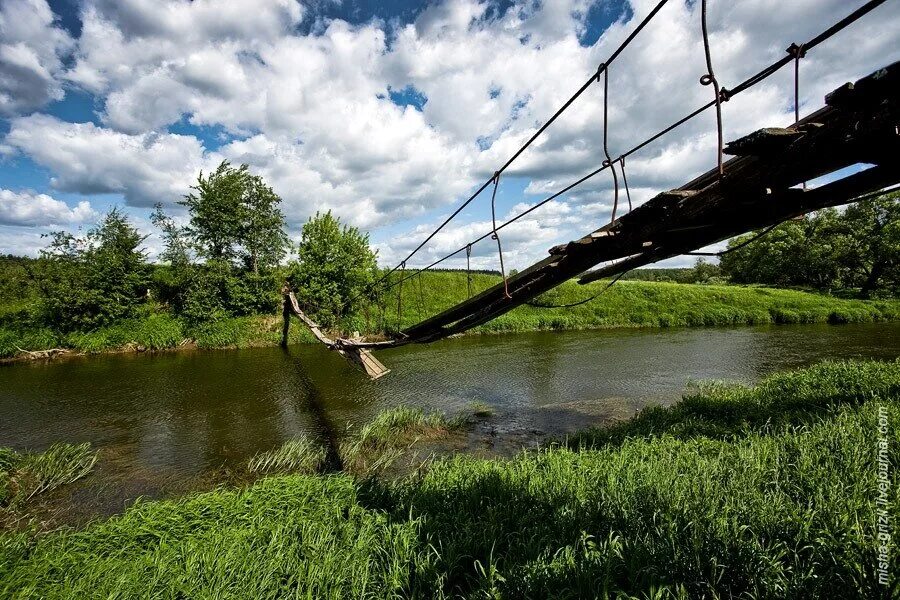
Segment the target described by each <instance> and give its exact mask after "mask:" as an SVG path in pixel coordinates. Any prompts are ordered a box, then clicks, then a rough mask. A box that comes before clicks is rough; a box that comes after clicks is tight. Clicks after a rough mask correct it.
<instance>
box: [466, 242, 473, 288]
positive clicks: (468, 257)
mask: <svg viewBox="0 0 900 600" xmlns="http://www.w3.org/2000/svg"><path fill="white" fill-rule="evenodd" d="M471 259H472V244H466V287H467V288H468V290H469V298H471V297H472V263H471Z"/></svg>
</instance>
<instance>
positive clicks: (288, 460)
mask: <svg viewBox="0 0 900 600" xmlns="http://www.w3.org/2000/svg"><path fill="white" fill-rule="evenodd" d="M324 462H325V448H323V447H322V446H321V445H319V444H316V443H315V442H313V441H312V440H310V439H308V438H298V439H293V440H288V441H287V442H285V443H284V444H282V445H281V446H280V447H278V448H276V449H275V450H270V451H268V452H261V453H260V454H257V455H256V456H254V457H253V458H252V459H250V462H249V463H248V464H247V470H248V471H250V472H251V473H254V474H260V475H261V474H273V473H315V472H317V471H318V470H319V469H320V468H321V467H322V464H323V463H324Z"/></svg>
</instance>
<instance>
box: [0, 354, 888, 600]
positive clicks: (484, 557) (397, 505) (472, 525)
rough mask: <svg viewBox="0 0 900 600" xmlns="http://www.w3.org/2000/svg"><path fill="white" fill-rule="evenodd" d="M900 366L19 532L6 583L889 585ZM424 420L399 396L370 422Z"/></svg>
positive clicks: (516, 587)
mask: <svg viewBox="0 0 900 600" xmlns="http://www.w3.org/2000/svg"><path fill="white" fill-rule="evenodd" d="M898 382H900V363H871V362H865V363H832V364H825V365H820V366H817V367H814V368H812V369H808V370H805V371H799V372H795V373H789V374H782V375H777V376H774V377H771V378H769V379H767V380H765V381H763V382H762V383H761V384H760V385H758V386H756V387H752V388H745V387H739V386H723V385H715V386H709V387H705V388H703V389H701V390H700V391H697V392H692V394H691V395H690V396H688V397H687V398H685V400H684V401H683V402H682V403H680V404H676V405H675V406H673V407H671V408H667V409H653V410H652V411H647V412H645V413H642V414H641V415H640V416H639V417H638V418H636V419H635V420H633V421H631V422H629V423H626V424H622V425H618V426H615V427H613V428H611V429H609V430H606V431H605V432H604V431H603V430H595V431H593V432H591V433H590V435H587V434H586V436H585V437H583V438H582V439H580V440H579V444H580V445H574V446H573V447H564V446H557V447H553V448H548V449H545V450H542V451H538V452H529V453H524V454H522V455H520V456H519V457H517V458H515V459H512V460H506V461H501V460H480V459H475V458H472V457H465V456H460V457H456V458H453V459H451V460H447V461H442V462H437V463H435V464H433V465H432V466H431V467H430V469H428V470H427V471H425V472H424V473H421V474H419V475H415V476H409V477H404V478H401V479H399V480H383V479H372V478H365V479H362V480H360V479H354V478H353V477H350V476H347V475H328V476H303V475H291V476H280V477H272V478H268V479H264V480H262V481H261V482H258V483H256V484H254V485H252V486H250V487H248V488H246V489H242V490H228V489H220V490H217V491H215V492H210V493H205V494H197V495H193V496H190V497H188V498H185V499H181V500H177V501H166V502H152V503H141V504H138V505H137V506H135V507H132V508H130V509H128V510H127V511H126V512H125V514H124V515H122V516H119V517H114V518H111V519H109V520H107V521H103V522H97V523H94V524H92V525H89V526H88V527H86V528H85V529H84V530H82V531H63V532H58V533H51V534H48V535H45V536H42V537H37V538H33V537H27V536H21V535H20V536H12V535H7V536H3V537H0V553H2V555H0V596H4V597H6V596H9V597H12V598H38V597H47V598H57V597H59V598H62V597H147V598H170V597H192V598H211V597H219V598H248V597H253V598H281V597H304V598H319V597H326V598H327V597H333V598H341V597H344V598H349V597H353V598H367V597H368V598H395V597H417V598H446V597H466V598H549V597H553V598H582V597H600V598H681V597H691V598H701V597H705V598H738V597H740V598H792V599H795V598H796V599H807V598H808V599H817V598H835V599H840V598H879V597H889V596H890V594H889V593H888V591H887V590H885V589H883V588H880V587H879V586H878V584H877V582H876V581H875V579H874V575H875V571H874V569H875V553H874V548H875V545H874V541H873V534H874V528H875V514H874V509H875V503H874V498H875V489H876V486H875V484H876V465H875V450H876V449H875V443H874V442H875V439H876V435H877V433H876V431H877V417H878V410H879V408H880V407H883V408H884V409H885V410H887V412H888V415H889V419H890V422H891V424H892V427H891V430H890V431H891V433H890V436H891V437H890V460H891V461H892V464H894V465H896V464H898V462H897V461H898V460H900V453H898V448H900V429H898V428H897V427H896V426H895V425H896V423H898V419H900V389H898ZM648 415H649V416H648ZM421 422H422V419H421V418H420V417H419V416H412V415H410V414H407V413H400V412H395V413H394V414H393V415H391V416H388V417H384V418H382V419H381V420H380V421H379V423H380V424H378V425H373V426H372V431H377V430H381V429H388V430H394V429H396V428H397V427H400V428H401V429H402V428H403V427H405V426H406V425H411V426H412V427H419V426H420V425H419V424H420V423H421ZM717 425H718V426H717ZM377 437H378V436H376V438H377ZM0 460H2V455H0ZM894 479H895V481H894V487H893V490H894V492H893V496H892V499H891V501H892V506H891V507H890V511H891V514H893V515H897V514H898V513H900V510H898V509H900V494H898V488H897V485H896V483H897V482H896V475H894ZM892 526H893V532H894V534H895V536H898V535H900V527H898V522H897V519H896V518H895V519H894V520H893V522H892ZM895 539H896V537H895ZM896 551H897V549H896V547H895V548H894V552H895V553H896ZM895 575H896V574H895ZM895 591H896V588H895Z"/></svg>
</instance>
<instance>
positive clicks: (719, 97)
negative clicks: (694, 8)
mask: <svg viewBox="0 0 900 600" xmlns="http://www.w3.org/2000/svg"><path fill="white" fill-rule="evenodd" d="M700 29H701V30H702V31H703V52H704V54H705V55H706V74H705V75H703V76H702V77H701V78H700V85H712V86H713V93H714V94H715V101H716V131H717V134H718V142H719V145H718V154H717V164H718V166H719V177H722V176H723V175H724V174H725V172H724V170H723V169H722V150H723V148H724V145H725V143H724V141H723V138H722V101H723V100H724V99H726V98H727V97H728V96H727V95H724V96H723V94H722V90H721V89H720V87H719V81H718V80H717V79H716V74H715V72H713V65H712V53H711V52H710V50H709V30H708V29H707V27H706V0H701V2H700Z"/></svg>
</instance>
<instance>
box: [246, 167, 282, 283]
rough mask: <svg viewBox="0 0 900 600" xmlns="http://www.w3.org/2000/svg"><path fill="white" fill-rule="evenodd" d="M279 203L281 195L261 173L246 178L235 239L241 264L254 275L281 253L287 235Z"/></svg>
mask: <svg viewBox="0 0 900 600" xmlns="http://www.w3.org/2000/svg"><path fill="white" fill-rule="evenodd" d="M244 166H246V165H244ZM280 203H281V198H279V197H278V195H277V194H276V193H275V192H274V191H273V190H272V188H270V187H269V186H268V185H266V183H265V181H263V179H262V177H259V176H258V175H251V176H250V177H249V178H248V180H247V182H246V187H245V189H244V195H243V199H242V201H241V213H242V214H241V218H240V227H239V236H238V242H239V243H240V245H241V247H242V249H243V259H244V264H245V265H246V266H247V268H248V269H250V270H251V271H253V274H254V275H259V272H260V269H269V268H272V267H274V266H275V265H277V264H278V262H279V261H280V260H281V259H282V258H283V257H284V254H285V248H287V245H288V238H287V234H286V233H285V232H284V229H285V221H284V215H283V214H282V213H281V210H280V209H279V208H278V205H279V204H280Z"/></svg>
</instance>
